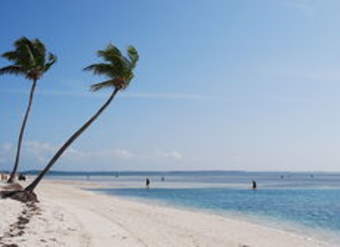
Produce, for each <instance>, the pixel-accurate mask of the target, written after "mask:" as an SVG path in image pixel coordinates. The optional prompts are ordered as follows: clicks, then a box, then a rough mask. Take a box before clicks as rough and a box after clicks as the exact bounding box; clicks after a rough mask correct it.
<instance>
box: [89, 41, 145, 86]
mask: <svg viewBox="0 0 340 247" xmlns="http://www.w3.org/2000/svg"><path fill="white" fill-rule="evenodd" d="M127 53H128V58H127V57H125V56H123V55H122V53H121V52H120V50H119V49H118V48H117V47H115V46H114V45H112V44H109V45H108V46H107V47H106V49H105V50H99V51H98V52H97V54H98V56H99V57H101V58H103V60H104V61H105V62H107V63H96V64H92V65H90V66H87V67H86V68H84V70H85V71H92V72H93V73H94V74H98V75H105V76H107V77H109V80H108V81H104V82H100V83H97V84H94V85H92V86H91V90H92V91H98V90H100V89H102V88H106V87H115V88H116V89H119V90H121V89H125V88H127V87H128V86H129V84H130V81H131V80H132V78H133V77H134V74H133V69H134V68H135V66H136V64H137V61H138V59H139V55H138V52H137V50H136V48H134V47H133V46H129V47H128V50H127Z"/></svg>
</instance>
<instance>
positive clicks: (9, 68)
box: [0, 65, 26, 75]
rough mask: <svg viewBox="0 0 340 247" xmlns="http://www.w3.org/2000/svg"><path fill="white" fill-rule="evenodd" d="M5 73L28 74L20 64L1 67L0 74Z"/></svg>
mask: <svg viewBox="0 0 340 247" xmlns="http://www.w3.org/2000/svg"><path fill="white" fill-rule="evenodd" d="M4 74H14V75H26V71H25V70H24V69H23V68H22V67H20V66H16V65H9V66H6V67H2V68H0V75H4Z"/></svg>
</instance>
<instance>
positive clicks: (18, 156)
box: [7, 79, 37, 183]
mask: <svg viewBox="0 0 340 247" xmlns="http://www.w3.org/2000/svg"><path fill="white" fill-rule="evenodd" d="M36 86H37V80H36V79H34V80H33V83H32V88H31V92H30V97H29V100H28V106H27V109H26V113H25V116H24V120H23V121H22V124H21V129H20V133H19V139H18V145H17V153H16V156H15V163H14V167H13V170H12V172H11V176H10V177H9V179H8V181H7V183H13V180H14V177H15V173H16V172H17V169H18V166H19V161H20V152H21V144H22V139H23V137H24V132H25V127H26V123H27V119H28V116H29V113H30V111H31V106H32V102H33V96H34V91H35V88H36Z"/></svg>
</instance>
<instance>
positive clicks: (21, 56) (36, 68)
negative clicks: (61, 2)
mask: <svg viewBox="0 0 340 247" xmlns="http://www.w3.org/2000/svg"><path fill="white" fill-rule="evenodd" d="M14 47H15V50H13V51H9V52H5V53H4V54H2V57H4V58H6V59H7V60H9V61H10V62H13V64H12V65H9V66H6V67H3V68H0V75H3V74H14V75H23V76H25V77H26V78H27V79H28V80H31V81H32V87H31V92H30V95H29V100H28V105H27V109H26V113H25V115H24V119H23V121H22V124H21V128H20V132H19V137H18V143H17V150H16V156H15V162H14V166H13V170H12V172H11V175H10V177H9V179H8V181H7V182H8V183H12V182H13V180H14V177H15V173H16V172H17V169H18V166H19V162H20V152H21V144H22V140H23V137H24V132H25V127H26V123H27V119H28V116H29V113H30V111H31V106H32V102H33V96H34V91H35V88H36V86H37V81H38V80H39V79H40V78H41V77H42V76H43V74H44V73H45V72H46V71H48V70H49V69H50V67H51V66H52V65H53V64H54V63H55V62H56V61H57V58H56V56H55V55H53V54H52V53H47V51H46V48H45V45H44V44H43V43H42V42H41V41H40V40H39V39H32V40H29V39H28V38H26V37H23V38H20V39H18V40H17V41H15V43H14Z"/></svg>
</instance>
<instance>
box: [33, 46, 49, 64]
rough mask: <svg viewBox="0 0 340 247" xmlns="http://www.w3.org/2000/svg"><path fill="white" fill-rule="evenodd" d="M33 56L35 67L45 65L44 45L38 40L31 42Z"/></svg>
mask: <svg viewBox="0 0 340 247" xmlns="http://www.w3.org/2000/svg"><path fill="white" fill-rule="evenodd" d="M32 45H33V50H32V52H33V54H34V58H35V61H36V63H37V65H40V66H44V64H45V63H46V48H45V45H44V44H43V43H42V42H41V41H40V40H39V39H34V40H33V41H32Z"/></svg>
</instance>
